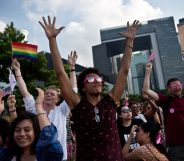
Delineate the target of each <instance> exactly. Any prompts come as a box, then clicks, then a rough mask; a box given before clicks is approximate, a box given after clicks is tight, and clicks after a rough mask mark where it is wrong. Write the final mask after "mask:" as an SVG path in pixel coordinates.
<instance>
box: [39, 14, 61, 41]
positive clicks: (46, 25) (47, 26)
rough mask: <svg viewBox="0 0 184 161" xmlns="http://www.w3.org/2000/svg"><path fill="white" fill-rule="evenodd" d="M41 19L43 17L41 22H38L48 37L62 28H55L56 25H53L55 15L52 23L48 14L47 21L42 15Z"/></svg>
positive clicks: (53, 35) (54, 35)
mask: <svg viewBox="0 0 184 161" xmlns="http://www.w3.org/2000/svg"><path fill="white" fill-rule="evenodd" d="M42 19H43V23H42V22H41V21H39V23H40V25H41V26H42V27H43V29H44V30H45V33H46V35H47V38H48V39H50V38H53V37H56V36H57V35H58V34H59V33H60V32H61V30H62V29H63V28H64V27H63V26H62V27H60V28H58V29H56V27H55V22H56V17H54V18H53V21H52V23H51V19H50V16H48V22H46V20H45V18H44V17H42Z"/></svg>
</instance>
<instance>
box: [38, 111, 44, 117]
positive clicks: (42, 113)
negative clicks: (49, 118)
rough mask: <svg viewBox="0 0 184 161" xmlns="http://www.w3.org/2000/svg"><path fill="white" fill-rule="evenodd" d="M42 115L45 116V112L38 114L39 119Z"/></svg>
mask: <svg viewBox="0 0 184 161" xmlns="http://www.w3.org/2000/svg"><path fill="white" fill-rule="evenodd" d="M41 115H45V112H41V113H38V114H37V117H38V116H41Z"/></svg>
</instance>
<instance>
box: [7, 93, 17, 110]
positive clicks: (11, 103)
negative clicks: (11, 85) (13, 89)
mask: <svg viewBox="0 0 184 161" xmlns="http://www.w3.org/2000/svg"><path fill="white" fill-rule="evenodd" d="M7 104H8V107H9V111H12V110H14V109H15V104H16V99H15V95H9V97H8V99H7Z"/></svg>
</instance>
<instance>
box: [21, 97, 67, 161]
mask: <svg viewBox="0 0 184 161" xmlns="http://www.w3.org/2000/svg"><path fill="white" fill-rule="evenodd" d="M23 101H24V104H25V108H26V110H27V111H29V112H31V113H35V114H36V108H35V100H34V98H33V96H32V95H30V96H28V97H25V98H23ZM69 113H70V108H69V107H68V105H67V104H66V102H65V101H63V102H62V103H61V104H60V105H59V106H55V108H54V109H52V110H51V111H50V113H49V115H48V118H49V121H50V122H52V123H53V124H54V125H55V126H56V128H57V131H58V141H59V142H60V143H61V146H62V148H63V160H66V159H67V143H66V139H67V130H66V119H67V116H68V115H69Z"/></svg>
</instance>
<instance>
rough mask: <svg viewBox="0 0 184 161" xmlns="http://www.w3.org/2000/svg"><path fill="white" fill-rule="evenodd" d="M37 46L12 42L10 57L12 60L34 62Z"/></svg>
mask: <svg viewBox="0 0 184 161" xmlns="http://www.w3.org/2000/svg"><path fill="white" fill-rule="evenodd" d="M37 49H38V46H36V45H32V44H25V43H20V42H12V56H13V58H24V59H31V60H36V59H37V57H38V55H37Z"/></svg>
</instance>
